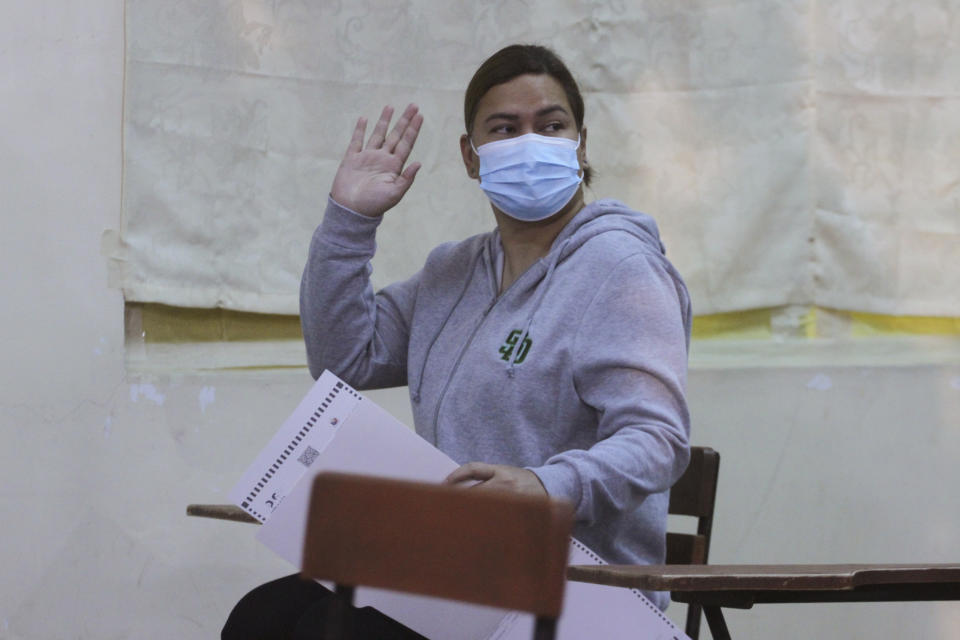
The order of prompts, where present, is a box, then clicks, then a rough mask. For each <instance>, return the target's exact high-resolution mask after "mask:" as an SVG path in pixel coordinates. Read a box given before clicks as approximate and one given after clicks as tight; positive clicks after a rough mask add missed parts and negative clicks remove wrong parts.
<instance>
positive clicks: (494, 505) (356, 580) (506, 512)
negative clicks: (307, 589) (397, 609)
mask: <svg viewBox="0 0 960 640" xmlns="http://www.w3.org/2000/svg"><path fill="white" fill-rule="evenodd" d="M572 527H573V509H572V507H571V506H570V505H569V504H567V503H564V502H560V501H556V500H551V499H549V498H546V497H544V498H535V497H530V496H521V495H514V494H510V493H502V492H493V491H483V490H471V489H464V488H461V487H453V486H447V485H436V484H425V483H420V482H410V481H400V480H391V479H385V478H374V477H369V476H358V475H348V474H340V473H323V474H319V475H318V476H317V477H316V478H315V479H314V484H313V493H312V495H311V498H310V512H309V516H308V522H307V533H306V539H305V545H304V553H303V568H302V573H303V575H304V576H305V577H309V578H315V579H322V580H331V581H333V582H335V583H337V584H338V585H348V586H350V587H353V586H360V585H366V586H371V587H380V588H384V589H392V590H397V591H405V592H411V593H418V594H423V595H429V596H436V597H441V598H447V599H451V600H461V601H465V602H472V603H477V604H482V605H488V606H493V607H500V608H503V609H512V610H518V611H527V612H531V613H533V614H535V615H537V616H538V618H553V619H555V618H557V617H559V615H560V610H561V607H562V604H563V589H564V572H565V570H566V565H567V552H568V548H569V541H570V532H571V530H572Z"/></svg>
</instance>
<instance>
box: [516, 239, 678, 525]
mask: <svg viewBox="0 0 960 640" xmlns="http://www.w3.org/2000/svg"><path fill="white" fill-rule="evenodd" d="M689 331H690V303H689V298H688V297H687V293H686V289H685V287H684V285H683V283H682V281H680V280H679V278H678V277H677V278H675V277H674V273H673V272H672V269H671V268H670V267H669V265H668V264H667V263H666V262H665V261H664V260H663V259H662V258H660V256H651V255H645V254H642V253H641V254H634V255H632V256H630V257H627V258H624V259H623V260H621V261H620V262H619V263H618V264H617V265H616V267H615V268H614V269H613V270H612V271H611V272H610V273H609V275H608V276H607V278H606V279H605V281H604V282H603V283H602V284H601V286H600V287H599V289H598V290H597V292H596V295H595V296H594V298H593V300H592V301H591V302H590V304H589V305H588V306H587V307H586V310H585V311H584V314H583V316H582V319H581V322H580V324H579V326H578V328H577V333H576V336H575V338H574V344H573V353H574V359H575V362H576V363H577V364H576V365H575V370H574V384H575V387H576V389H577V392H578V394H579V395H580V398H581V400H582V401H583V402H584V403H586V404H587V405H589V406H590V407H592V408H593V409H594V410H595V411H596V414H597V416H598V423H597V433H596V444H594V445H593V446H592V447H590V448H589V449H587V450H583V449H576V450H569V451H564V452H561V453H559V454H557V455H554V456H552V457H550V458H549V459H548V460H547V461H546V463H545V464H544V465H543V466H541V467H537V468H535V469H533V471H534V472H535V473H536V474H537V475H538V477H539V478H540V480H541V482H543V484H544V486H545V487H546V489H547V492H548V493H549V494H551V495H556V496H561V497H565V498H566V499H568V500H570V501H571V502H572V503H573V504H574V505H575V506H576V514H577V520H578V521H579V522H581V523H585V524H588V525H589V524H592V523H594V522H596V521H597V520H600V519H602V517H603V515H604V514H605V513H609V512H611V511H613V512H622V511H623V510H625V509H632V508H635V506H636V505H637V504H639V502H640V501H642V500H643V499H644V498H645V497H646V496H647V495H650V494H653V493H659V492H661V491H665V490H667V489H669V488H670V487H671V486H672V485H673V483H674V482H675V481H676V480H677V479H678V478H679V477H680V475H681V474H682V473H683V470H684V469H685V468H686V465H687V462H688V461H689V455H690V454H689V434H690V419H689V413H688V410H687V404H686V399H685V395H684V391H685V386H686V375H687V347H688V344H689Z"/></svg>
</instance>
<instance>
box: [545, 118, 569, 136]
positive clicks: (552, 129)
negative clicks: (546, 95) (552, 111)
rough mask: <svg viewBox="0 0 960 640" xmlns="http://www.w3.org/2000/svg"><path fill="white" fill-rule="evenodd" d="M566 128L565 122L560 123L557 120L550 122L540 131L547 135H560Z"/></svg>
mask: <svg viewBox="0 0 960 640" xmlns="http://www.w3.org/2000/svg"><path fill="white" fill-rule="evenodd" d="M565 128H566V125H565V124H564V123H563V122H560V121H559V120H555V121H554V122H550V123H548V124H546V125H544V126H543V127H541V128H540V130H541V131H544V132H546V133H559V132H560V131H563V130H564V129H565Z"/></svg>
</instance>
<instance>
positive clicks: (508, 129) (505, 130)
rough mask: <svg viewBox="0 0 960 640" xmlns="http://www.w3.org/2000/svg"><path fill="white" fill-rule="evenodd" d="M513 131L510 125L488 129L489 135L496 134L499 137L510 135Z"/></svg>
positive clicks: (500, 125)
mask: <svg viewBox="0 0 960 640" xmlns="http://www.w3.org/2000/svg"><path fill="white" fill-rule="evenodd" d="M514 131H516V129H514V126H513V125H512V124H499V125H497V126H495V127H493V128H492V129H490V133H498V134H500V135H510V134H511V133H513V132H514Z"/></svg>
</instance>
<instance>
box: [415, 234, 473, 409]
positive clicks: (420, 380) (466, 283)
mask: <svg viewBox="0 0 960 640" xmlns="http://www.w3.org/2000/svg"><path fill="white" fill-rule="evenodd" d="M481 253H483V249H481V250H480V251H477V252H476V253H475V254H474V255H473V259H472V260H471V261H470V268H469V269H467V277H466V279H465V280H464V282H463V289H461V290H460V295H459V296H458V297H457V301H456V302H454V303H453V306H451V307H450V309H449V310H448V311H447V316H446V317H445V318H444V319H443V322H442V323H441V324H440V328H439V329H437V332H436V333H435V334H434V335H433V339H432V340H430V346H429V347H427V353H426V355H425V356H424V357H423V364H421V365H420V375H419V376H418V377H417V389H416V390H415V391H414V392H413V395H412V396H411V399H412V400H413V401H414V402H420V388H421V387H422V386H423V372H424V371H426V368H427V360H429V359H430V352H431V351H433V345H435V344H436V343H437V338H439V337H440V334H441V333H443V330H444V329H445V328H446V326H447V322H449V321H450V317H451V316H452V315H453V312H454V310H455V309H456V308H457V306H458V305H459V304H460V301H461V300H463V296H465V295H466V294H467V289H468V288H469V287H470V282H471V281H472V280H473V270H474V269H476V268H477V260H479V259H480V254H481Z"/></svg>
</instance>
